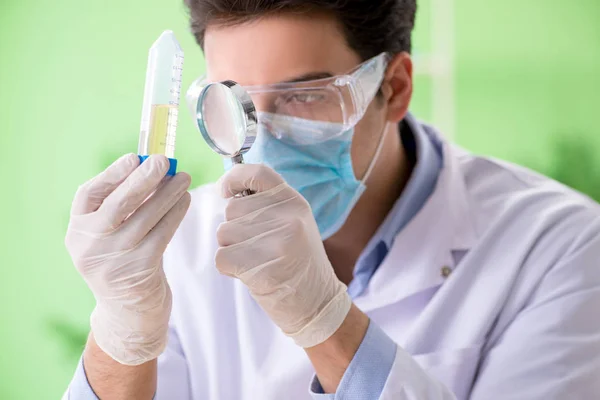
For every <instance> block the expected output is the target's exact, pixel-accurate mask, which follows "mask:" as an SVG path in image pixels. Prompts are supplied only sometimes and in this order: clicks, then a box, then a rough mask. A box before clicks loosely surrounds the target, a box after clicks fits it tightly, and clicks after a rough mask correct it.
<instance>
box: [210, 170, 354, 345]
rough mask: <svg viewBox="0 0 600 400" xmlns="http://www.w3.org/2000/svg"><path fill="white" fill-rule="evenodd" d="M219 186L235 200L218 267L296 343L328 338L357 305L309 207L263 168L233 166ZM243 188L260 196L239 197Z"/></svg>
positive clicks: (222, 232) (223, 229) (223, 228)
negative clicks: (335, 267)
mask: <svg viewBox="0 0 600 400" xmlns="http://www.w3.org/2000/svg"><path fill="white" fill-rule="evenodd" d="M220 185H221V189H222V195H223V196H224V197H225V198H231V199H230V200H229V204H228V205H227V208H226V211H225V220H226V222H224V223H222V224H221V225H220V226H219V228H218V231H217V240H218V243H219V246H220V248H219V249H218V251H217V253H216V257H215V262H216V265H217V268H218V270H219V271H220V272H221V273H222V274H225V275H229V276H233V277H236V278H238V279H240V280H241V281H242V282H243V283H244V284H245V285H246V286H247V287H248V289H249V290H250V293H251V294H252V296H253V297H254V299H256V301H257V302H258V304H260V306H261V307H262V308H263V309H264V310H265V311H266V313H267V314H268V315H269V316H270V318H271V320H272V321H273V322H275V324H277V325H278V326H279V327H280V328H281V330H282V331H283V332H284V333H285V334H287V335H288V336H290V337H292V338H293V339H294V340H295V342H296V344H298V345H299V346H301V347H312V346H316V345H317V344H319V343H322V342H324V341H325V340H326V339H328V338H329V337H330V336H331V335H333V333H335V331H336V330H337V329H338V328H339V327H340V325H341V324H342V322H343V321H344V319H345V318H346V315H347V314H348V311H349V310H350V306H351V304H352V302H351V300H350V297H349V296H348V294H347V292H346V285H344V284H343V283H342V282H341V281H340V280H338V278H337V277H336V275H335V273H334V271H333V268H332V266H331V263H330V262H329V260H328V258H327V255H326V253H325V249H324V247H323V243H322V241H321V237H320V235H319V229H318V228H317V224H316V222H315V220H314V218H313V215H312V212H311V209H310V206H309V204H308V203H307V201H306V200H305V199H304V198H303V197H302V196H301V195H300V194H299V193H298V192H296V191H295V190H294V189H292V188H291V187H290V186H288V184H286V183H285V181H284V180H283V178H282V177H281V176H280V175H279V174H277V173H276V172H275V171H273V170H272V169H271V168H269V167H266V166H264V165H252V164H246V165H235V166H234V167H233V168H232V169H231V171H229V172H228V173H227V174H226V175H225V176H223V178H221V181H220ZM245 189H250V190H252V191H254V192H255V193H254V194H252V195H250V196H246V197H233V196H234V195H236V194H238V193H241V192H243V191H244V190H245ZM232 197H233V198H232Z"/></svg>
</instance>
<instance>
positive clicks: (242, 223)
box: [217, 214, 285, 247]
mask: <svg viewBox="0 0 600 400" xmlns="http://www.w3.org/2000/svg"><path fill="white" fill-rule="evenodd" d="M284 223H285V221H284V220H283V219H282V218H281V217H277V216H272V215H269V216H265V215H261V216H260V218H259V215H258V214H250V215H248V216H247V217H244V218H238V219H236V220H234V221H230V222H223V223H221V224H220V225H219V227H218V228H217V243H218V244H219V246H220V247H227V246H232V245H234V244H237V243H241V242H244V241H246V240H249V239H251V238H253V237H255V236H257V235H260V234H261V233H264V232H269V231H272V230H275V229H277V228H280V227H281V226H283V224H284Z"/></svg>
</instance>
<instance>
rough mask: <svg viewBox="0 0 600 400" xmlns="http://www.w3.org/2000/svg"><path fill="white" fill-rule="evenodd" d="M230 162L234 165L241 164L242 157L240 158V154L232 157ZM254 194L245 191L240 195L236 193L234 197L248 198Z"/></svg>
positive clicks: (248, 190) (242, 161)
mask: <svg viewBox="0 0 600 400" xmlns="http://www.w3.org/2000/svg"><path fill="white" fill-rule="evenodd" d="M231 161H232V162H233V163H234V164H243V163H244V156H242V155H241V154H238V155H236V156H234V157H231ZM253 194H254V192H253V191H252V190H250V189H246V190H244V191H243V192H241V193H238V194H237V195H235V197H246V196H250V195H253Z"/></svg>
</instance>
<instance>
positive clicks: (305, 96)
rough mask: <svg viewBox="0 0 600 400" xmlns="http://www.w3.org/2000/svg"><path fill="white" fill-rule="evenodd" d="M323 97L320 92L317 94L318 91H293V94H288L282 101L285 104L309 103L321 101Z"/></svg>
mask: <svg viewBox="0 0 600 400" xmlns="http://www.w3.org/2000/svg"><path fill="white" fill-rule="evenodd" d="M324 97H325V96H323V95H322V94H319V93H310V92H309V93H294V94H290V95H289V96H287V97H286V98H285V99H284V102H285V103H286V104H289V103H299V104H310V103H315V102H319V101H322V100H323V98H324Z"/></svg>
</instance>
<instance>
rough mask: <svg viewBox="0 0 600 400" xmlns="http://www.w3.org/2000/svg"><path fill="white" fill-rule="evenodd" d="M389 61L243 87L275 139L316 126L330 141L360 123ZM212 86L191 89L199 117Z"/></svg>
mask: <svg viewBox="0 0 600 400" xmlns="http://www.w3.org/2000/svg"><path fill="white" fill-rule="evenodd" d="M389 60H390V56H389V55H388V53H381V54H379V55H378V56H375V57H373V58H371V59H369V60H367V61H365V62H363V63H362V64H360V65H358V66H357V67H356V68H354V69H353V70H352V71H350V72H349V73H347V74H344V75H337V76H333V77H330V78H324V79H318V80H312V81H304V82H294V83H276V84H270V85H256V86H243V89H244V90H245V91H246V92H247V93H248V94H249V95H250V98H251V99H252V101H253V103H254V105H255V107H256V110H257V111H258V123H259V124H263V125H265V127H266V128H267V129H268V130H269V132H270V133H271V134H273V135H274V136H276V137H278V138H280V139H283V138H286V137H288V136H289V135H292V134H293V131H294V126H295V125H296V124H302V125H304V126H306V125H307V124H306V123H308V124H310V125H311V126H314V127H315V128H314V134H315V135H317V136H319V135H320V136H324V137H321V138H320V139H321V140H327V139H329V138H332V137H335V136H337V135H340V134H342V133H344V132H346V131H348V130H349V129H351V128H352V127H354V126H355V125H356V124H357V123H358V121H360V119H361V118H362V117H363V115H364V113H365V111H366V110H367V107H368V106H369V104H370V103H371V101H372V100H373V98H374V97H375V94H376V93H377V91H378V90H379V88H380V86H381V82H382V80H383V76H384V73H385V70H386V68H387V64H388V62H389ZM209 83H210V82H209V81H207V80H206V78H205V77H200V78H199V79H197V80H196V81H194V82H193V83H192V85H191V86H190V88H189V90H188V91H187V94H186V100H187V103H188V106H189V107H190V110H191V112H192V115H193V116H194V118H196V116H197V112H196V109H197V103H198V98H199V96H200V93H201V92H202V89H203V88H204V87H206V85H208V84H209ZM195 122H196V124H197V123H198V121H195ZM319 127H326V129H320V128H319ZM325 136H326V137H325Z"/></svg>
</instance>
